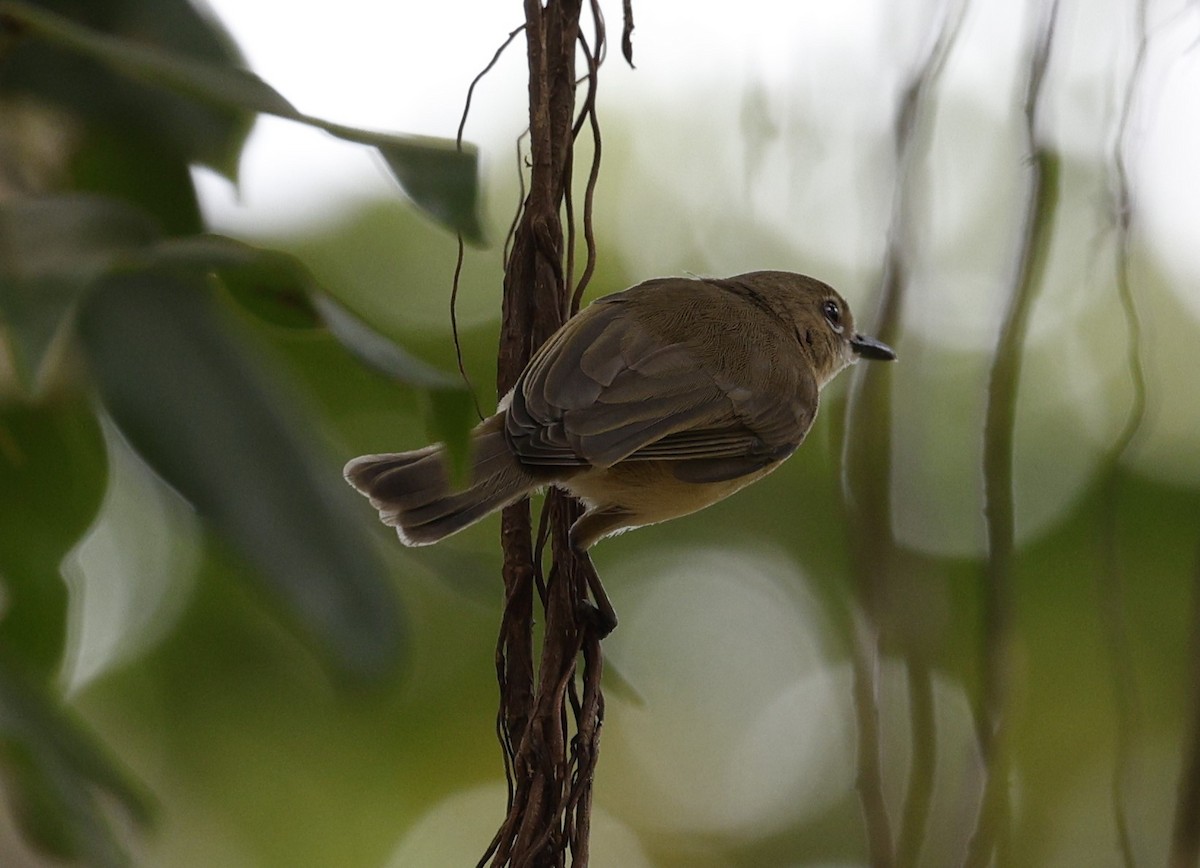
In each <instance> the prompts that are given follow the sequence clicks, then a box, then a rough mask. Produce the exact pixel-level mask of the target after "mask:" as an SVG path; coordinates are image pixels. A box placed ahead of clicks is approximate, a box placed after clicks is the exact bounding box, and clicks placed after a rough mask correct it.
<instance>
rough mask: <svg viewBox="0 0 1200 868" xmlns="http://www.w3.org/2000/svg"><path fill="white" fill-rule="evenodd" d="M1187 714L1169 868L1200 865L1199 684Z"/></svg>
mask: <svg viewBox="0 0 1200 868" xmlns="http://www.w3.org/2000/svg"><path fill="white" fill-rule="evenodd" d="M1191 629H1192V636H1191V649H1190V650H1191V654H1190V657H1191V660H1190V663H1191V666H1190V670H1191V672H1192V673H1193V675H1194V674H1195V673H1197V672H1200V548H1198V549H1197V552H1196V564H1195V567H1194V569H1193V581H1192V625H1191ZM1191 694H1192V695H1191V713H1190V714H1189V719H1188V722H1187V729H1186V730H1185V733H1186V739H1185V741H1184V744H1183V762H1182V765H1181V768H1180V770H1179V784H1178V789H1177V791H1176V797H1175V820H1174V823H1173V824H1172V827H1171V852H1170V857H1169V859H1168V864H1169V865H1170V866H1171V868H1196V866H1197V865H1200V682H1197V681H1196V680H1195V678H1193V679H1192V682H1191Z"/></svg>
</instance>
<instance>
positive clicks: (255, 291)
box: [153, 235, 321, 329]
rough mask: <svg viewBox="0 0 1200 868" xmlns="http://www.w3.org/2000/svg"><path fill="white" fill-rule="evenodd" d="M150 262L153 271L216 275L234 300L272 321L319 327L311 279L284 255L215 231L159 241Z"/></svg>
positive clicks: (305, 270) (319, 322) (292, 326)
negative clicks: (154, 268)
mask: <svg viewBox="0 0 1200 868" xmlns="http://www.w3.org/2000/svg"><path fill="white" fill-rule="evenodd" d="M153 264H154V266H155V267H156V268H157V269H161V268H164V267H165V268H168V269H182V270H183V271H185V272H187V271H190V272H192V273H215V274H217V276H218V277H219V278H220V280H221V283H222V285H223V286H224V287H225V288H226V289H227V290H228V291H229V294H230V295H231V296H233V298H234V300H235V301H237V302H238V304H240V305H241V306H242V307H244V308H246V310H248V311H250V312H251V313H253V314H254V315H255V316H257V317H258V318H259V319H262V320H263V321H265V322H269V323H271V324H272V325H278V326H283V327H285V328H296V329H308V328H316V327H318V326H320V325H321V317H320V315H319V314H318V313H317V310H316V308H315V307H314V305H313V302H312V296H313V294H314V293H316V292H317V291H318V289H317V285H316V282H315V281H314V280H313V278H312V275H311V274H309V272H308V269H307V268H305V267H304V265H303V264H302V263H301V262H300V260H298V259H296V257H294V256H291V255H289V254H286V253H281V252H279V251H277V250H264V249H262V248H258V247H252V246H251V245H249V244H243V243H242V242H240V241H235V240H234V239H232V238H225V237H223V236H220V235H197V236H192V237H189V238H173V239H168V240H166V241H164V242H162V243H161V244H159V245H158V246H157V247H156V248H155V250H154V252H153Z"/></svg>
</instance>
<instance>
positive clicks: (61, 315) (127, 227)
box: [0, 194, 158, 393]
mask: <svg viewBox="0 0 1200 868" xmlns="http://www.w3.org/2000/svg"><path fill="white" fill-rule="evenodd" d="M157 237H158V229H157V227H156V226H155V224H154V221H152V220H151V219H150V218H149V217H148V216H147V215H146V214H144V213H143V212H141V211H139V210H137V209H136V208H133V207H131V206H129V205H125V204H123V203H122V202H120V201H117V200H114V199H109V198H105V197H101V196H91V195H74V194H73V195H64V196H46V197H41V198H29V199H10V200H7V201H3V202H0V319H3V320H4V322H5V323H7V326H8V333H9V336H10V337H11V339H12V342H13V347H14V350H15V353H14V355H15V357H16V365H17V372H18V375H19V376H20V377H21V379H22V381H23V383H24V384H25V387H26V388H27V389H28V391H29V392H30V393H33V392H35V391H36V384H37V382H38V375H39V373H40V372H41V369H42V365H43V362H44V360H45V358H46V353H47V351H48V350H49V348H50V346H51V344H52V343H53V341H54V339H55V336H56V335H57V334H58V333H59V332H60V330H61V329H62V328H63V324H64V322H65V321H67V320H68V319H69V317H70V314H71V313H72V311H73V310H74V308H75V305H76V303H77V302H78V301H79V299H80V298H81V297H82V295H83V293H84V292H85V291H86V289H87V288H88V286H89V285H90V284H91V283H92V282H93V281H94V280H95V279H96V278H97V277H98V276H99V275H100V274H101V273H103V272H104V271H106V270H107V269H109V268H111V267H112V266H113V264H114V263H115V262H116V261H118V260H119V259H120V258H121V257H123V256H128V255H130V253H131V251H134V250H136V249H138V248H141V247H143V246H145V245H146V244H149V243H150V242H152V241H153V240H155V239H156V238H157Z"/></svg>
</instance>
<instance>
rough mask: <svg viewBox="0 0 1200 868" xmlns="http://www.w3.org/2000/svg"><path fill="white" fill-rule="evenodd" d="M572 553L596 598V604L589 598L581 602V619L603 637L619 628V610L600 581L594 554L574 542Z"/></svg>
mask: <svg viewBox="0 0 1200 868" xmlns="http://www.w3.org/2000/svg"><path fill="white" fill-rule="evenodd" d="M571 553H572V554H574V555H575V560H576V562H577V563H578V564H579V568H580V569H581V570H583V574H584V578H585V579H587V585H588V590H590V591H591V592H592V596H593V597H594V598H595V599H596V602H595V604H594V605H593V604H592V603H590V602H588V601H587V600H584V601H583V602H581V603H580V604H579V608H580V611H579V619H580V620H581V621H586V622H588V623H590V624H591V625H592V626H593V627H594V628H595V630H596V634H597V636H598V637H599V638H601V639H603V638H604V637H605V636H607V635H608V634H609V633H611V632H612V631H613V630H615V629H616V628H617V611H616V609H614V608H613V604H612V601H611V600H609V599H608V592H607V591H606V590H604V583H603V582H602V581H600V574H599V573H598V572H596V565H595V564H593V563H592V556H591V555H589V554H588V552H587V549H581V548H579V547H578V546H576V545H574V544H572V545H571Z"/></svg>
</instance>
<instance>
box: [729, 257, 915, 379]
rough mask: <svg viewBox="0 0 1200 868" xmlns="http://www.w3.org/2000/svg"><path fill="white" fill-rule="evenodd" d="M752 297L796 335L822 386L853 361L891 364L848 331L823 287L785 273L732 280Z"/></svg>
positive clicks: (891, 354)
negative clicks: (749, 289)
mask: <svg viewBox="0 0 1200 868" xmlns="http://www.w3.org/2000/svg"><path fill="white" fill-rule="evenodd" d="M734 280H737V281H739V282H741V283H743V284H744V285H747V286H750V287H752V288H753V289H754V290H755V292H756V294H758V295H759V296H760V297H761V298H763V299H764V300H765V301H767V303H768V304H770V305H771V307H772V308H773V309H774V310H775V311H776V312H777V313H778V314H779V315H780V316H781V317H782V318H784V319H785V320H787V321H790V322H791V323H792V324H793V325H794V326H795V330H796V339H797V340H798V341H799V342H800V345H801V348H802V349H803V351H804V352H805V354H806V355H807V356H808V357H809V359H810V360H811V361H812V364H813V369H814V373H815V374H816V377H817V383H818V384H819V385H821V386H824V385H825V384H826V383H828V382H829V381H830V380H832V379H833V378H834V377H835V376H837V374H838V372H840V371H841V370H842V369H843V368H845V367H846V366H847V365H852V364H854V363H855V362H857V361H858V360H859V359H871V360H875V361H893V360H894V359H895V358H896V353H895V351H894V350H893V349H892V348H891V347H889V346H888V345H887V344H885V343H883V342H882V341H878V340H876V339H875V338H873V337H869V336H867V335H864V334H859V332H858V331H857V330H856V329H855V327H854V314H853V313H851V311H850V305H849V304H847V303H846V300H845V299H844V298H842V297H841V296H840V295H839V294H838V292H837V290H835V289H834V288H833V287H831V286H829V285H828V284H826V283H822V282H821V281H819V280H817V279H816V278H813V277H808V276H807V275H803V274H795V273H792V272H789V271H756V272H753V273H751V274H745V275H742V276H741V277H739V278H734Z"/></svg>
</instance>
